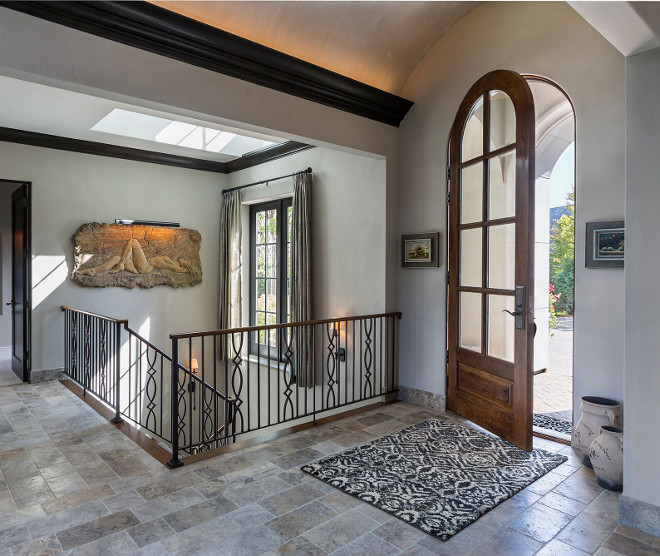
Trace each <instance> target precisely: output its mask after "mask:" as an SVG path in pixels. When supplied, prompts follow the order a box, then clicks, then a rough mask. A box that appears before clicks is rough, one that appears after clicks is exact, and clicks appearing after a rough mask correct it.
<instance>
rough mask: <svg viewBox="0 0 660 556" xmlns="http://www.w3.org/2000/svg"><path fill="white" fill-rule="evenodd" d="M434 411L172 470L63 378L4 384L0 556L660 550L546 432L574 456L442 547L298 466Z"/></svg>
mask: <svg viewBox="0 0 660 556" xmlns="http://www.w3.org/2000/svg"><path fill="white" fill-rule="evenodd" d="M0 372H1V371H0ZM433 415H434V414H433V413H432V412H429V411H426V410H424V409H423V408H421V407H419V406H415V405H412V404H407V403H397V404H392V405H388V406H385V407H382V408H379V409H374V410H372V411H370V412H368V413H363V414H360V415H358V416H354V417H350V418H347V419H344V420H341V421H336V422H334V423H332V424H328V425H323V426H319V427H317V428H314V429H308V430H306V431H302V432H299V433H296V434H294V435H291V436H287V437H284V438H280V439H277V440H274V441H271V442H268V443H265V444H261V445H257V446H253V447H251V448H249V449H243V450H239V451H236V452H233V453H231V454H226V455H222V456H216V457H215V458H213V459H209V460H206V461H202V462H198V463H196V464H192V465H186V466H184V467H182V468H179V469H177V470H169V469H167V468H165V467H164V466H162V465H161V464H160V463H158V462H157V461H155V460H154V459H152V458H151V457H150V456H149V455H147V454H146V453H145V452H143V451H142V450H141V449H140V448H139V447H138V446H137V445H136V444H134V443H133V442H132V441H130V440H129V439H128V438H126V437H125V436H123V435H122V434H121V433H119V432H118V431H117V430H116V429H115V428H114V427H113V426H112V425H111V424H110V423H108V422H106V421H105V420H104V419H102V418H101V417H99V416H98V415H97V414H96V413H95V412H94V411H93V410H91V409H90V408H89V407H88V406H87V405H86V404H85V403H83V402H82V401H81V400H79V399H78V398H77V397H76V396H75V395H73V394H72V393H71V392H70V391H69V390H67V389H66V388H64V387H63V386H62V385H61V384H60V383H58V382H46V383H42V384H36V385H31V386H30V385H18V386H5V387H0V556H10V555H13V556H18V555H19V554H20V555H27V554H43V555H56V554H60V553H65V554H72V555H73V554H75V555H92V554H93V555H97V554H112V555H113V556H116V555H123V554H144V555H147V554H154V555H156V554H158V555H161V554H167V553H172V554H186V555H192V554H213V555H217V554H231V555H234V554H270V555H274V554H282V555H285V554H306V555H314V554H326V553H333V554H337V555H339V554H342V555H350V556H354V555H359V554H365V555H369V554H374V555H388V554H399V553H401V554H406V555H409V556H412V555H419V556H422V555H427V554H452V555H453V556H458V555H460V554H467V553H470V554H475V555H478V554H484V555H488V556H494V555H497V554H507V555H509V554H515V555H524V554H534V553H538V554H541V555H552V554H591V553H595V554H598V555H603V556H612V555H616V554H652V553H658V554H660V539H659V538H656V537H651V536H649V535H645V534H642V533H639V532H636V531H634V530H631V529H628V528H626V527H622V526H618V524H617V507H618V496H617V494H615V493H612V492H609V491H604V490H602V489H601V488H600V487H599V486H598V485H597V484H596V481H595V480H594V476H593V473H592V471H590V470H588V469H586V468H583V467H582V466H581V465H580V463H579V459H578V458H577V457H576V456H575V455H574V454H573V452H572V451H571V449H570V448H568V447H566V446H562V445H558V444H554V443H552V442H549V441H547V440H537V441H536V444H537V446H538V447H542V448H545V449H549V450H557V451H560V452H563V453H566V454H567V455H568V456H569V461H568V462H566V463H565V464H562V465H560V466H559V467H558V468H556V469H555V470H553V471H551V472H550V473H549V474H547V475H546V476H544V477H543V478H541V479H540V480H538V481H536V482H535V483H533V484H532V485H530V486H529V487H527V488H526V489H524V490H523V491H521V492H520V493H519V494H517V495H516V496H514V497H513V498H511V499H510V500H507V501H506V502H504V503H502V504H500V505H499V506H497V507H496V508H495V509H494V510H492V511H491V512H489V513H488V514H486V515H485V516H484V517H482V518H481V519H479V520H478V521H477V522H475V523H474V524H472V525H470V526H469V527H467V528H466V529H464V530H463V531H461V532H460V533H458V534H457V535H455V536H454V537H453V538H451V539H450V540H449V541H448V542H444V543H443V542H441V541H439V540H437V539H435V538H433V537H431V536H429V535H426V534H424V533H422V532H420V531H419V530H417V529H415V528H413V527H411V526H409V525H407V524H405V523H403V522H401V521H399V520H397V519H394V518H392V517H391V516H389V515H388V514H386V513H384V512H382V511H380V510H378V509H375V508H374V507H372V506H370V505H368V504H365V503H363V502H360V501H359V500H357V499H355V498H353V497H351V496H349V495H347V494H344V493H342V492H340V491H338V490H335V489H333V488H332V487H330V486H328V485H327V484H325V483H323V482H321V481H318V480H316V479H314V478H312V477H310V476H309V475H306V474H303V473H302V472H301V471H300V470H299V467H300V465H301V464H303V463H305V462H307V461H309V460H312V459H315V458H318V457H321V456H322V455H324V454H331V453H335V452H338V451H341V450H343V449H345V448H346V447H349V446H353V445H356V444H359V443H363V442H365V441H368V440H370V439H372V438H374V437H375V436H376V435H382V434H387V433H389V432H391V431H394V430H398V429H400V428H402V427H404V426H407V425H410V424H413V423H416V422H419V421H421V420H424V419H427V418H429V417H432V416H433ZM457 420H458V418H457Z"/></svg>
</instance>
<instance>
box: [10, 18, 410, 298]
mask: <svg viewBox="0 0 660 556" xmlns="http://www.w3.org/2000/svg"><path fill="white" fill-rule="evenodd" d="M37 39H38V42H39V48H35V47H34V45H35V41H36V40H37ZM119 61H120V63H118V62H119ZM0 74H2V75H8V76H11V77H16V78H19V79H21V78H22V79H27V80H31V81H36V82H39V83H45V84H49V85H54V86H56V87H61V88H64V89H68V90H73V91H79V92H83V93H87V94H95V95H98V96H101V97H104V98H111V99H116V100H120V101H123V102H128V103H132V104H136V105H139V106H146V107H149V108H154V109H165V110H167V111H168V112H171V113H173V114H182V115H188V116H191V117H196V118H201V119H205V120H207V121H209V122H217V123H219V124H228V125H232V124H233V125H239V126H240V127H243V128H245V129H253V130H256V131H262V132H265V133H270V134H274V135H277V136H281V137H285V138H288V139H297V140H301V141H304V142H308V143H313V144H316V145H325V146H333V145H334V146H341V147H348V148H350V149H356V150H359V151H365V152H371V153H377V154H379V155H382V156H385V157H387V174H386V184H387V189H386V211H387V212H386V219H387V225H386V234H387V242H388V245H393V246H396V244H397V227H396V218H397V208H396V203H397V198H396V196H397V193H396V183H395V181H396V166H395V162H396V161H395V157H394V151H395V138H396V134H397V129H396V128H395V127H392V126H388V125H385V124H382V123H378V122H374V121H372V120H368V119H366V118H363V117H360V116H355V115H353V114H349V113H347V112H343V111H340V110H336V109H333V108H330V107H327V106H323V105H321V104H317V103H314V102H311V101H308V100H303V99H300V98H297V97H294V96H291V95H288V94H285V93H281V92H278V91H274V90H271V89H268V88H266V87H262V86H259V85H254V84H252V83H248V82H245V81H241V80H239V79H236V78H233V77H228V76H225V75H220V74H218V73H215V72H211V71H208V70H205V69H202V68H198V67H195V66H191V65H189V64H186V63H183V62H179V61H176V60H172V59H169V58H165V57H163V56H159V55H157V54H153V53H150V52H145V51H143V50H138V49H135V48H132V47H129V46H126V45H123V44H119V43H116V42H113V41H110V40H107V39H102V38H99V37H95V36H93V35H90V34H86V33H83V32H81V31H76V30H74V29H69V28H66V27H64V26H61V25H57V24H55V23H50V22H47V21H44V20H40V19H37V18H34V17H31V16H28V15H25V14H21V13H18V12H14V11H12V10H9V9H6V8H0ZM386 256H387V265H388V272H387V273H386V276H385V280H386V284H387V289H386V304H387V306H388V308H390V309H392V310H393V309H395V308H396V277H397V274H396V267H397V262H398V252H397V250H396V249H395V248H393V249H390V250H388V251H387V253H386Z"/></svg>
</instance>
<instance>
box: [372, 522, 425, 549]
mask: <svg viewBox="0 0 660 556" xmlns="http://www.w3.org/2000/svg"><path fill="white" fill-rule="evenodd" d="M373 533H374V535H376V536H378V537H380V538H382V539H383V540H385V541H387V542H388V543H389V544H391V545H394V546H396V547H397V548H399V549H400V550H405V549H406V548H408V547H410V546H412V545H413V544H415V543H416V542H418V541H420V540H421V539H422V538H424V536H425V533H423V532H422V531H420V530H419V529H417V528H414V527H411V526H410V525H407V524H406V523H404V522H403V521H400V520H399V519H392V520H390V521H388V522H387V523H384V524H383V525H381V526H380V527H378V528H377V529H376V530H375V531H374V532H373Z"/></svg>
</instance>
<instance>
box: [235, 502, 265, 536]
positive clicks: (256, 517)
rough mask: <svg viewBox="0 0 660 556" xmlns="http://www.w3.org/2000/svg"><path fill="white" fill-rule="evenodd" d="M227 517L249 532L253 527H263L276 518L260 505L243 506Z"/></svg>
mask: <svg viewBox="0 0 660 556" xmlns="http://www.w3.org/2000/svg"><path fill="white" fill-rule="evenodd" d="M227 517H229V518H231V519H233V520H234V521H235V522H236V523H239V524H240V525H241V527H243V528H245V529H248V530H249V529H250V528H251V527H256V526H257V525H263V524H264V523H266V522H268V521H271V520H272V519H274V518H275V516H274V515H273V514H272V513H270V512H269V511H268V510H266V509H265V508H263V507H262V506H260V505H259V504H248V505H247V506H241V507H240V508H238V509H236V510H234V511H233V512H230V513H228V514H227Z"/></svg>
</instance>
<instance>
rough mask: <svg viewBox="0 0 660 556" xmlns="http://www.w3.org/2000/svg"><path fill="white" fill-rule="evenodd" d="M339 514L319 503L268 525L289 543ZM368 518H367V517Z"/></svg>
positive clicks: (293, 512)
mask: <svg viewBox="0 0 660 556" xmlns="http://www.w3.org/2000/svg"><path fill="white" fill-rule="evenodd" d="M337 515H339V514H337V512H335V511H334V510H331V509H330V508H328V507H327V506H324V505H323V504H321V503H320V502H318V501H314V502H310V503H309V504H307V505H305V506H302V507H300V508H297V509H295V510H293V511H291V512H289V513H288V514H284V515H281V516H279V517H276V518H275V519H273V520H271V521H269V522H267V523H266V526H267V527H269V528H270V529H272V530H273V531H274V532H275V533H277V534H278V535H279V536H280V537H281V538H282V540H284V541H288V540H291V539H293V538H294V537H297V536H298V535H302V534H303V533H305V532H306V531H309V530H310V529H312V528H314V527H316V526H317V525H320V524H321V523H324V522H326V521H328V520H330V519H332V518H334V517H337ZM365 517H366V516H365Z"/></svg>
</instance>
